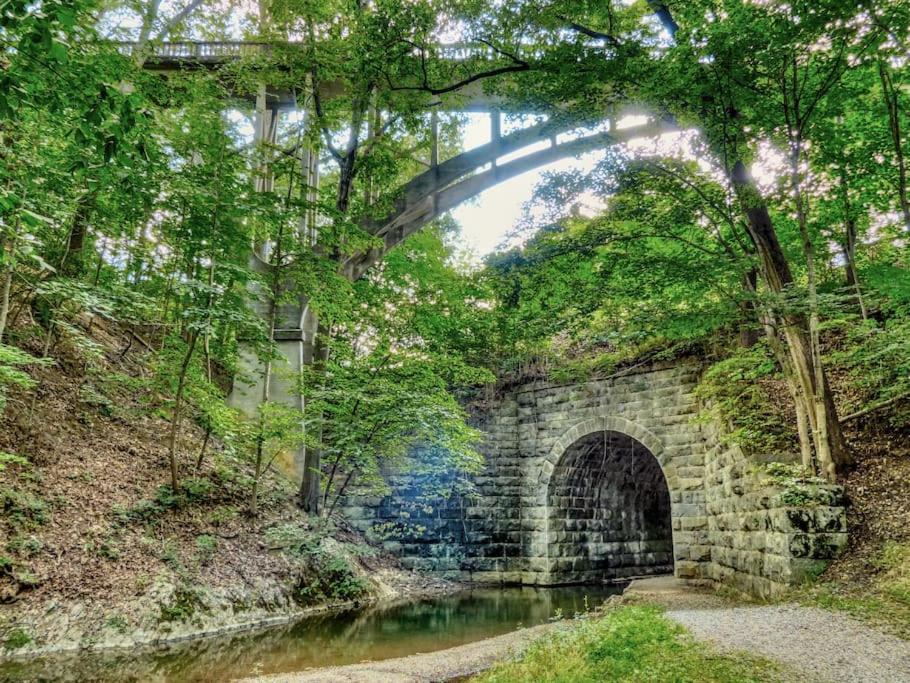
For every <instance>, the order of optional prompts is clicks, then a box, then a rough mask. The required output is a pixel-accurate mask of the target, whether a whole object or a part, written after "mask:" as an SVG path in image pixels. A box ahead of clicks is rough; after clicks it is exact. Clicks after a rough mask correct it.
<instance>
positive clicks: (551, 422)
mask: <svg viewBox="0 0 910 683" xmlns="http://www.w3.org/2000/svg"><path fill="white" fill-rule="evenodd" d="M700 371H701V368H700V366H699V365H698V364H696V363H676V364H666V365H655V366H652V367H648V368H643V369H638V370H636V371H634V372H628V373H625V374H620V375H618V376H615V377H612V378H609V379H600V380H593V381H590V382H583V383H578V384H567V385H565V384H562V385H561V384H554V383H548V382H541V381H537V382H533V383H529V384H526V385H523V386H519V387H516V388H514V389H511V390H509V391H507V392H505V393H504V394H503V395H502V396H500V397H499V398H498V399H497V400H495V401H493V402H492V403H491V404H490V405H488V407H487V408H486V409H485V410H484V411H483V414H482V415H480V416H479V418H478V420H479V421H478V427H480V428H481V429H482V430H483V431H484V433H485V435H486V438H485V441H484V443H483V446H482V451H483V453H484V455H485V457H486V463H485V466H484V470H483V471H482V472H481V473H480V474H478V475H477V476H476V477H475V478H474V484H475V486H476V495H475V496H472V497H470V498H464V499H462V498H459V497H452V498H449V499H446V500H438V501H434V502H430V503H429V504H425V502H421V503H420V504H418V503H417V502H416V501H418V500H419V499H420V495H419V493H420V490H419V489H420V484H419V482H418V481H416V480H414V479H413V478H409V477H407V476H400V477H398V478H394V479H393V480H392V484H393V486H392V489H393V492H392V494H391V495H390V496H387V497H385V498H381V499H360V500H358V499H356V498H354V499H349V500H348V501H347V502H346V504H345V507H344V509H343V510H342V512H343V513H344V514H346V516H347V517H348V519H349V520H350V521H351V522H352V524H354V526H356V527H358V528H360V529H361V530H364V531H365V532H367V533H371V534H373V535H374V537H375V538H377V539H382V540H383V542H384V544H385V546H386V547H387V548H388V549H389V550H391V551H393V552H395V553H396V554H397V555H398V556H399V557H400V558H401V560H402V562H403V563H404V564H405V565H406V566H409V567H412V568H414V569H421V570H425V571H433V572H437V573H439V574H441V575H443V576H447V577H451V578H458V579H461V580H468V581H477V582H497V583H523V584H536V585H547V584H557V583H566V582H578V581H598V580H611V579H618V578H624V577H629V576H640V575H646V574H649V573H654V572H659V571H665V570H666V571H669V569H670V568H671V567H672V569H673V571H674V572H675V573H676V575H677V576H679V577H681V578H684V579H689V580H694V581H722V582H729V583H732V584H733V585H735V586H736V587H738V588H740V589H742V590H745V591H748V592H750V593H756V594H760V595H768V594H772V593H775V592H777V591H779V590H781V589H782V588H783V587H785V586H786V585H787V584H789V583H792V582H794V581H797V580H799V579H800V578H801V577H802V576H804V575H805V573H806V572H807V571H813V570H814V569H815V568H816V567H817V564H818V561H819V560H822V559H825V558H827V557H830V556H831V555H832V554H833V553H834V552H836V550H837V548H839V547H840V546H841V545H842V544H843V542H844V540H845V538H846V536H845V534H846V528H845V522H844V511H843V507H842V501H841V499H840V498H839V494H838V491H837V490H836V489H831V490H828V491H824V492H822V498H824V501H823V504H821V505H815V506H813V507H811V508H806V509H800V508H794V507H788V506H787V505H786V504H785V503H784V502H783V499H782V498H781V491H779V490H776V489H774V488H773V487H770V486H769V485H768V483H767V481H766V477H762V476H761V474H760V473H758V472H757V470H756V467H755V465H754V464H753V463H750V462H749V460H748V459H747V458H746V457H745V456H744V455H743V454H742V452H741V451H740V450H739V449H738V448H736V447H733V446H730V445H726V444H723V443H722V440H721V439H720V437H719V432H718V430H717V429H716V428H715V427H714V426H711V425H702V424H696V423H695V421H694V420H693V418H694V417H695V415H696V414H697V412H698V408H699V406H698V401H697V399H696V396H695V393H694V389H695V385H696V383H697V381H698V377H699V374H700Z"/></svg>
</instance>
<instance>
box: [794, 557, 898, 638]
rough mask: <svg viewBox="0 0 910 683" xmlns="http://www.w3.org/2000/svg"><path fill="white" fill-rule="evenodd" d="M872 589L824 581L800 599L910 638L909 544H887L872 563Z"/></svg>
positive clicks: (813, 586)
mask: <svg viewBox="0 0 910 683" xmlns="http://www.w3.org/2000/svg"><path fill="white" fill-rule="evenodd" d="M870 564H871V567H870V571H871V572H873V573H874V576H873V577H872V586H871V589H870V587H869V586H867V585H862V586H860V585H853V584H849V583H836V582H833V581H822V582H820V583H818V584H815V585H811V586H808V587H807V588H806V589H805V590H804V591H802V592H801V593H799V595H798V596H797V597H798V598H799V599H800V601H801V602H802V603H803V604H806V605H810V606H814V607H821V608H823V609H830V610H836V611H839V612H846V613H847V614H849V615H850V616H852V617H854V618H856V619H860V620H862V621H866V622H869V623H871V624H872V625H874V626H878V627H880V628H882V629H884V630H886V631H889V632H891V633H894V634H896V635H899V636H901V637H903V638H910V543H896V542H894V541H888V542H887V543H885V544H884V545H883V546H882V548H881V550H880V551H879V553H878V555H877V556H876V558H875V559H874V560H873V561H872V562H870Z"/></svg>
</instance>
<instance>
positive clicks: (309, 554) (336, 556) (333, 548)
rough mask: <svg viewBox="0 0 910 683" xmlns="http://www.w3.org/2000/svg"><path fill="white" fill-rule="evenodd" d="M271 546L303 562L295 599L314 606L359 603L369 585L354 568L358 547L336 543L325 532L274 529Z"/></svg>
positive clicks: (269, 537) (269, 534)
mask: <svg viewBox="0 0 910 683" xmlns="http://www.w3.org/2000/svg"><path fill="white" fill-rule="evenodd" d="M265 535H266V539H267V540H268V543H269V547H270V548H274V549H280V550H281V552H283V553H286V554H288V555H289V556H291V557H293V558H295V559H297V560H299V561H301V562H302V572H301V574H300V576H299V577H298V578H297V580H296V585H295V588H294V596H295V600H297V601H298V602H300V603H301V604H305V605H310V604H313V603H317V602H320V601H324V600H327V599H331V600H355V599H357V598H359V597H362V596H363V595H364V594H365V593H366V592H367V590H368V588H369V584H368V583H367V581H366V580H365V579H363V578H362V577H361V576H359V575H358V574H357V573H356V572H355V571H354V569H353V567H352V566H351V559H350V558H351V554H352V553H353V552H356V551H358V550H359V549H358V548H355V547H350V546H345V545H341V544H338V543H335V542H333V541H331V540H330V539H328V538H327V536H326V533H325V531H324V530H323V531H312V530H307V529H302V528H301V527H299V526H296V525H293V524H284V525H278V526H274V527H270V528H269V529H267V530H266V532H265Z"/></svg>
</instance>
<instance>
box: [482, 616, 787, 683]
mask: <svg viewBox="0 0 910 683" xmlns="http://www.w3.org/2000/svg"><path fill="white" fill-rule="evenodd" d="M473 680H476V681H479V682H481V683H522V682H527V683H589V682H590V683H600V682H602V681H615V682H623V681H626V682H629V683H632V682H633V681H634V682H635V683H665V682H667V681H673V682H674V683H689V682H691V683H696V682H698V683H753V682H754V683H770V682H771V681H783V680H784V677H783V675H782V671H781V669H780V667H778V666H777V665H776V664H774V663H772V662H769V661H767V660H763V659H759V658H756V657H751V656H748V655H745V654H743V655H737V654H719V653H717V652H716V651H714V650H713V649H711V648H710V647H709V646H707V645H704V644H701V643H698V642H696V641H695V640H694V639H692V637H691V636H689V635H688V634H687V633H686V631H685V630H684V629H683V628H682V627H681V626H679V625H677V624H675V623H673V622H672V621H670V620H669V619H667V618H666V617H665V616H664V615H663V613H662V612H661V610H660V609H659V608H656V607H650V606H627V607H621V608H618V609H616V610H612V611H609V612H607V614H606V615H604V616H602V617H594V618H584V619H580V620H579V621H578V622H577V623H576V624H573V625H572V626H571V627H570V628H566V629H563V628H560V629H559V630H557V631H555V632H553V633H552V634H550V635H549V636H546V637H544V638H542V639H541V640H539V641H537V642H536V643H534V644H532V645H531V646H530V648H528V650H527V651H526V652H525V655H524V656H523V657H522V658H521V659H520V660H518V661H515V662H507V663H503V664H500V665H498V666H496V667H494V668H493V669H491V670H490V671H488V672H487V673H485V674H482V675H481V676H479V677H478V678H476V679H473Z"/></svg>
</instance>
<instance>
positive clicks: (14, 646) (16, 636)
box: [3, 628, 32, 650]
mask: <svg viewBox="0 0 910 683" xmlns="http://www.w3.org/2000/svg"><path fill="white" fill-rule="evenodd" d="M30 642H32V637H31V636H30V635H29V634H28V631H26V630H25V629H22V628H13V629H10V630H9V631H7V633H6V638H4V640H3V647H5V648H6V649H7V650H18V649H20V648H23V647H25V646H26V645H28V644H29V643H30Z"/></svg>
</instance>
